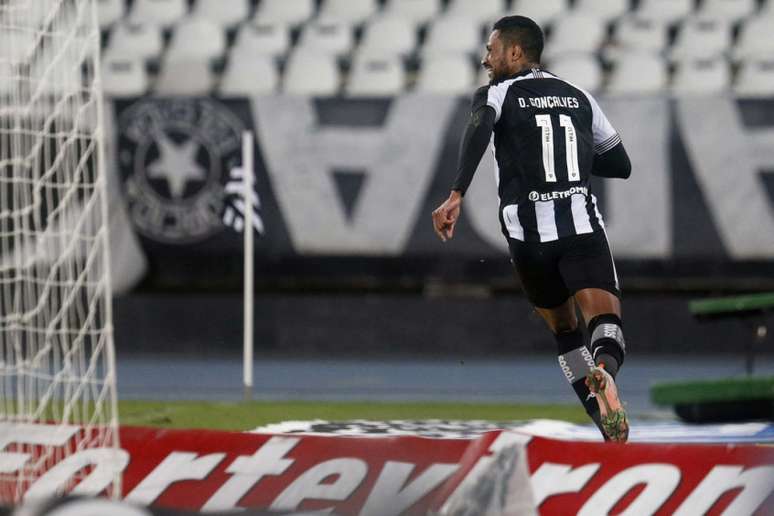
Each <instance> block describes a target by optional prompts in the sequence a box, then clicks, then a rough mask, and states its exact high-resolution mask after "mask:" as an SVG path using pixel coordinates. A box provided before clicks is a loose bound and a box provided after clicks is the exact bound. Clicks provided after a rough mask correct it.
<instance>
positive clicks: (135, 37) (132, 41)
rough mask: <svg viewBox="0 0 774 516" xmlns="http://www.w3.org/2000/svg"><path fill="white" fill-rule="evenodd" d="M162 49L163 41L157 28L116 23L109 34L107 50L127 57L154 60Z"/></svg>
mask: <svg viewBox="0 0 774 516" xmlns="http://www.w3.org/2000/svg"><path fill="white" fill-rule="evenodd" d="M163 47H164V40H163V38H162V36H161V30H160V29H159V28H158V27H157V26H155V25H134V24H128V23H118V24H116V26H115V27H114V28H113V30H112V31H111V33H110V44H109V47H108V48H109V49H110V50H111V51H115V52H116V53H118V54H121V55H124V56H128V57H139V58H141V59H155V58H157V57H158V56H159V54H161V50H162V48H163Z"/></svg>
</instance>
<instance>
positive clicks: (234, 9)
mask: <svg viewBox="0 0 774 516" xmlns="http://www.w3.org/2000/svg"><path fill="white" fill-rule="evenodd" d="M193 14H194V16H198V17H201V18H205V19H207V20H209V21H210V22H212V23H214V24H216V25H218V26H219V27H222V28H230V27H234V26H235V25H238V24H239V23H241V22H242V20H244V19H246V18H247V16H248V14H250V0H226V1H224V0H196V4H194V11H193Z"/></svg>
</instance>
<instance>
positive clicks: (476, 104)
mask: <svg viewBox="0 0 774 516" xmlns="http://www.w3.org/2000/svg"><path fill="white" fill-rule="evenodd" d="M488 90H489V86H482V87H480V88H479V89H477V90H476V92H475V93H474V94H473V100H471V102H470V112H471V113H475V112H476V111H478V110H479V109H481V108H482V107H484V106H486V105H487V97H488V93H487V92H488Z"/></svg>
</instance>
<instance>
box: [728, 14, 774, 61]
mask: <svg viewBox="0 0 774 516" xmlns="http://www.w3.org/2000/svg"><path fill="white" fill-rule="evenodd" d="M772 34H774V12H772V15H771V16H762V17H760V18H756V19H753V20H750V21H748V22H747V23H745V24H744V25H743V26H742V28H741V31H740V32H739V39H738V41H737V44H736V47H735V48H734V51H733V55H734V59H735V60H738V61H741V60H744V59H754V58H764V57H768V56H772V55H774V38H773V37H771V35H772Z"/></svg>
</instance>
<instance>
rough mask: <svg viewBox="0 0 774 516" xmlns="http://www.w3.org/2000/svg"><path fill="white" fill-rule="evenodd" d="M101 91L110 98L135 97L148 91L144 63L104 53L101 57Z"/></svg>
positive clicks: (129, 57) (113, 53) (134, 58)
mask: <svg viewBox="0 0 774 516" xmlns="http://www.w3.org/2000/svg"><path fill="white" fill-rule="evenodd" d="M100 69H101V72H102V89H103V91H104V92H105V95H107V96H110V97H137V96H140V95H144V94H145V92H146V91H147V90H148V74H147V72H146V71H145V63H144V62H143V60H142V59H140V58H138V57H136V56H122V55H120V54H117V53H115V52H105V53H104V54H103V56H102V63H101V67H100Z"/></svg>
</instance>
